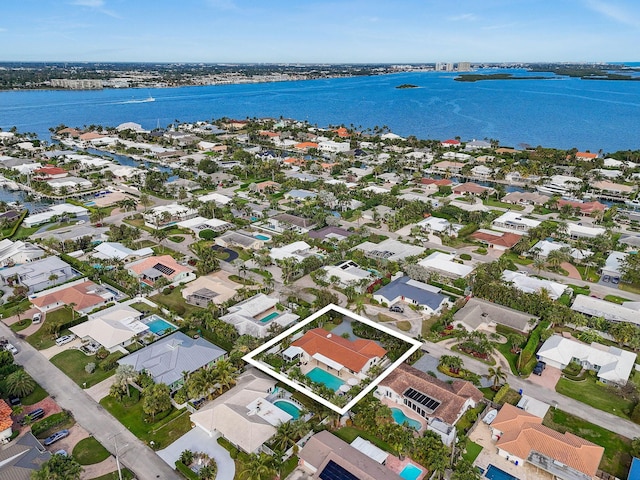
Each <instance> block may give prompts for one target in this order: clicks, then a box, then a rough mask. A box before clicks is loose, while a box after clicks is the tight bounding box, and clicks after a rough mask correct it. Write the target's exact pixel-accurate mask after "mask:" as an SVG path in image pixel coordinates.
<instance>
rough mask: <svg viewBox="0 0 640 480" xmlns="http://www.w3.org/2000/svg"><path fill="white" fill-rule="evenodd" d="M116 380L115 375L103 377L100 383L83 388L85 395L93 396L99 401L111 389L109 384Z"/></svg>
mask: <svg viewBox="0 0 640 480" xmlns="http://www.w3.org/2000/svg"><path fill="white" fill-rule="evenodd" d="M115 381H116V376H115V375H111V376H110V377H109V378H105V379H104V380H103V381H101V382H100V383H98V384H96V385H94V386H93V387H89V388H87V389H86V390H85V392H87V395H89V396H90V397H91V398H93V399H94V400H95V401H96V402H99V401H100V400H102V399H103V398H104V397H106V396H107V395H109V391H110V390H111V385H113V383H114V382H115Z"/></svg>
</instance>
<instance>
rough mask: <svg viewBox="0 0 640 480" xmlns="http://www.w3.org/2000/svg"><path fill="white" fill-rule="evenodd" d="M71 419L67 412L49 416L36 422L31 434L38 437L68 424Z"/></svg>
mask: <svg viewBox="0 0 640 480" xmlns="http://www.w3.org/2000/svg"><path fill="white" fill-rule="evenodd" d="M69 418H71V414H70V413H69V412H67V411H66V410H65V411H62V412H59V413H54V414H53V415H49V416H48V417H47V418H44V419H42V420H40V421H38V422H34V423H33V425H31V433H33V434H34V435H35V436H36V437H37V436H38V435H40V434H41V433H42V432H46V431H47V430H49V429H50V428H53V427H55V426H57V425H60V424H62V423H64V422H66V421H67V420H69Z"/></svg>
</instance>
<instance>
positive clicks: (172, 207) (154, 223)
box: [143, 203, 198, 228]
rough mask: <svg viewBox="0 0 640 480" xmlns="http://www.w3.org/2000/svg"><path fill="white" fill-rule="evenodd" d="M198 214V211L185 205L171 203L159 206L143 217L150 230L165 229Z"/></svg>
mask: <svg viewBox="0 0 640 480" xmlns="http://www.w3.org/2000/svg"><path fill="white" fill-rule="evenodd" d="M197 214H198V212H197V210H194V209H192V208H189V207H187V206H185V205H179V204H177V203H171V204H169V205H158V206H157V207H154V208H152V209H151V210H150V211H149V212H148V213H145V214H144V215H143V217H144V224H145V225H146V226H147V227H150V228H165V227H168V226H170V225H174V224H176V223H178V222H180V221H183V220H188V219H190V218H193V217H195V216H196V215H197Z"/></svg>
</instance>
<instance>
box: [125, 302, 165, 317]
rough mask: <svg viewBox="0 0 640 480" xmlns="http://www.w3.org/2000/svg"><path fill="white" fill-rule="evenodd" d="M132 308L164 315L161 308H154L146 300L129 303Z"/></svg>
mask: <svg viewBox="0 0 640 480" xmlns="http://www.w3.org/2000/svg"><path fill="white" fill-rule="evenodd" d="M129 306H130V307H131V308H134V309H136V310H138V311H139V312H145V313H155V314H156V315H159V316H162V315H164V314H163V313H162V312H161V311H160V309H159V308H154V307H152V306H150V305H148V304H146V303H144V302H136V303H131V304H129Z"/></svg>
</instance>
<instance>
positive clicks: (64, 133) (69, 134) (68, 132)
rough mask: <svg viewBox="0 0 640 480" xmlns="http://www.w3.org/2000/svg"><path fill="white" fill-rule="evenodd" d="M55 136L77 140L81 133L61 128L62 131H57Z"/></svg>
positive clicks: (73, 129) (74, 129)
mask: <svg viewBox="0 0 640 480" xmlns="http://www.w3.org/2000/svg"><path fill="white" fill-rule="evenodd" d="M56 134H57V135H61V136H66V137H71V138H78V137H79V136H80V135H81V132H80V130H78V129H76V128H71V127H67V128H63V129H62V130H58V131H57V132H56Z"/></svg>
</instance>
